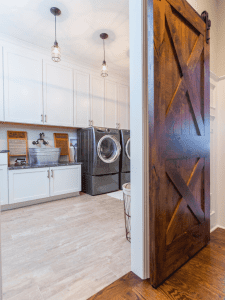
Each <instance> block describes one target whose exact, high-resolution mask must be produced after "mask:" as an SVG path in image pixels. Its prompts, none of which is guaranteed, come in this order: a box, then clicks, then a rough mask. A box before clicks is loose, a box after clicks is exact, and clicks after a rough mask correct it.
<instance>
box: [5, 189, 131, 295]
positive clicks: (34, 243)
mask: <svg viewBox="0 0 225 300" xmlns="http://www.w3.org/2000/svg"><path fill="white" fill-rule="evenodd" d="M130 261H131V255H130V243H129V242H128V241H127V240H126V238H125V225H124V211H123V202H122V201H120V200H117V199H114V198H112V197H109V196H107V195H100V196H95V197H91V196H89V195H85V194H83V195H81V196H79V197H74V198H71V199H65V200H60V201H54V202H49V203H42V204H38V205H34V206H29V207H25V208H19V209H16V210H11V211H5V212H2V264H3V300H27V299H29V300H30V299H32V300H47V299H48V300H58V299H59V300H70V299H71V300H72V299H73V300H74V299H76V300H84V299H87V298H89V297H90V296H91V295H93V294H94V293H97V292H98V291H100V290H101V289H103V288H104V287H106V286H107V285H109V284H110V283H112V282H114V281H115V280H117V279H118V278H120V277H121V276H123V275H125V274H126V273H127V272H129V271H130ZM31 295H33V298H30V297H31Z"/></svg>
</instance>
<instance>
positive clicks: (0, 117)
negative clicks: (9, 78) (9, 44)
mask: <svg viewBox="0 0 225 300" xmlns="http://www.w3.org/2000/svg"><path fill="white" fill-rule="evenodd" d="M3 97H4V95H3V60H2V46H0V121H4V102H3V99H4V98H3Z"/></svg>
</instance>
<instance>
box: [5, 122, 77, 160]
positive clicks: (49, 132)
mask: <svg viewBox="0 0 225 300" xmlns="http://www.w3.org/2000/svg"><path fill="white" fill-rule="evenodd" d="M8 130H12V131H26V132H27V139H28V148H36V147H38V146H36V145H33V144H32V142H33V141H36V140H37V139H38V138H39V133H41V132H44V134H45V137H44V139H45V140H46V141H48V142H49V145H48V146H46V147H54V136H53V133H68V135H69V137H71V138H77V130H76V129H66V130H65V129H64V128H58V127H56V128H48V127H47V126H45V127H42V126H41V127H37V126H35V125H33V126H31V125H29V126H28V125H21V124H18V125H8V124H0V150H7V149H8V148H7V131H8ZM60 159H61V160H66V159H67V157H66V156H64V157H61V158H60ZM14 161H15V159H14V158H13V159H12V161H11V163H13V162H14Z"/></svg>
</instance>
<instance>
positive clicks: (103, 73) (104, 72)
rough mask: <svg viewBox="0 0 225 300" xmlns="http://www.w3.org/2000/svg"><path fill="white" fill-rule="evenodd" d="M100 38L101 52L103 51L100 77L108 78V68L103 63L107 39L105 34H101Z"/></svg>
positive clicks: (104, 62)
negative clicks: (101, 42) (101, 41)
mask: <svg viewBox="0 0 225 300" xmlns="http://www.w3.org/2000/svg"><path fill="white" fill-rule="evenodd" d="M100 38H101V39H102V40H103V50H104V60H103V62H102V70H101V76H102V77H107V76H108V67H107V64H106V61H105V39H107V38H108V34H107V33H101V34H100Z"/></svg>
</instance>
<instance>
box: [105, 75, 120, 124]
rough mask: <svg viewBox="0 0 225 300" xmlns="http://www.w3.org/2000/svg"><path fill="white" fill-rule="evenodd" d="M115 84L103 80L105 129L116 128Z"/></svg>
mask: <svg viewBox="0 0 225 300" xmlns="http://www.w3.org/2000/svg"><path fill="white" fill-rule="evenodd" d="M117 123H118V122H117V83H116V82H113V81H109V80H105V127H107V128H116V127H117Z"/></svg>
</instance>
